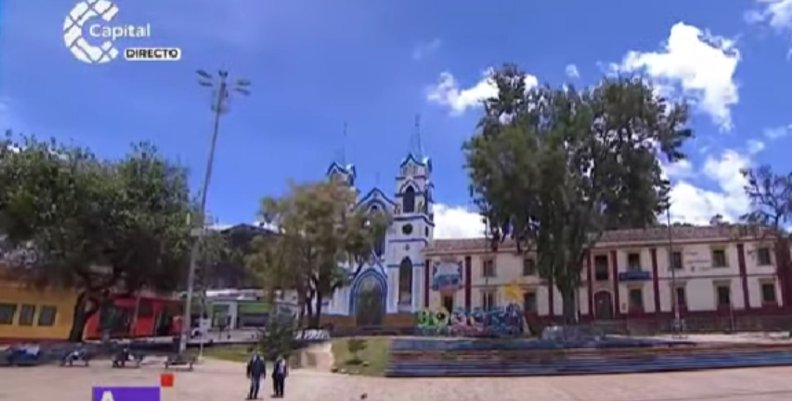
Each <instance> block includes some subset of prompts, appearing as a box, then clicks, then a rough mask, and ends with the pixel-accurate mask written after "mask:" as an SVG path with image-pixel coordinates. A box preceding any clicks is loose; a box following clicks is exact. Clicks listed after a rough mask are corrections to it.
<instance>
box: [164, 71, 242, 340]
mask: <svg viewBox="0 0 792 401" xmlns="http://www.w3.org/2000/svg"><path fill="white" fill-rule="evenodd" d="M196 74H197V75H198V84H199V85H201V86H203V87H208V88H213V89H214V91H213V99H212V106H211V109H212V111H213V112H214V125H213V128H212V138H211V142H210V146H209V156H208V159H207V162H206V172H205V174H204V179H203V186H202V187H201V203H200V210H199V212H198V218H197V219H194V220H193V224H194V227H193V229H192V230H191V231H190V233H191V235H192V236H193V237H195V238H194V239H193V244H192V249H191V250H190V269H189V271H188V274H187V296H186V299H185V305H184V316H183V318H182V327H181V336H180V339H179V340H180V341H179V355H182V354H183V353H184V351H185V350H186V349H187V341H188V339H189V337H190V333H191V331H192V323H191V319H192V301H193V290H194V287H195V270H196V266H197V264H198V257H199V253H200V247H201V242H202V241H203V237H204V234H205V233H206V219H205V215H206V194H207V192H208V190H209V182H210V181H211V178H212V166H213V164H214V154H215V147H216V144H217V135H218V132H219V130H220V116H221V115H222V114H224V113H226V112H227V111H228V99H229V97H230V91H231V90H234V91H236V92H238V93H242V94H244V95H249V94H250V91H249V90H248V89H247V88H248V87H249V86H250V81H249V80H246V79H240V80H237V81H236V82H235V83H232V84H229V82H228V71H225V70H219V71H217V76H213V75H212V74H210V73H208V72H206V71H204V70H197V71H196ZM240 89H242V91H240Z"/></svg>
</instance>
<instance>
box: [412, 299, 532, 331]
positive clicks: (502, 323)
mask: <svg viewBox="0 0 792 401" xmlns="http://www.w3.org/2000/svg"><path fill="white" fill-rule="evenodd" d="M527 331H528V330H527V328H526V324H525V317H524V316H523V312H522V309H521V308H520V306H519V305H518V304H509V305H507V306H506V307H503V308H495V309H492V310H489V311H484V310H482V309H480V308H476V309H474V310H472V311H470V312H467V311H465V310H464V309H461V308H458V309H455V310H454V311H453V312H450V313H449V312H448V311H447V310H445V308H440V309H437V310H431V309H424V310H422V311H420V312H419V313H418V332H419V333H420V334H423V335H446V336H464V337H503V336H518V335H522V334H527Z"/></svg>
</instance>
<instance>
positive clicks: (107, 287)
mask: <svg viewBox="0 0 792 401" xmlns="http://www.w3.org/2000/svg"><path fill="white" fill-rule="evenodd" d="M0 188H2V190H0V232H2V233H3V234H4V235H5V237H6V238H5V239H6V241H7V242H8V245H9V247H10V249H9V252H8V254H10V255H12V256H18V257H11V258H8V260H7V263H8V264H10V265H11V269H12V270H11V271H12V273H13V274H14V275H15V276H16V277H18V278H19V279H21V280H25V281H27V282H30V283H33V284H37V285H43V286H63V287H68V288H76V289H78V290H79V296H78V300H77V303H76V305H75V311H74V312H75V314H74V316H75V317H74V323H73V327H72V330H71V334H70V339H71V340H75V341H76V340H79V339H81V337H82V332H83V327H84V325H85V322H86V321H87V319H88V318H89V317H90V316H91V315H92V314H93V313H95V312H96V311H97V309H98V308H99V306H100V305H101V304H102V303H103V302H102V301H103V299H104V298H106V296H107V295H108V294H109V291H111V290H113V291H118V290H121V291H128V292H134V291H137V290H139V289H140V288H144V287H146V288H151V289H155V290H156V289H173V288H175V287H176V286H177V285H178V283H179V282H180V280H181V278H182V272H183V271H184V268H185V266H186V261H187V259H186V256H187V253H186V251H187V245H188V243H189V227H188V225H187V216H188V214H189V213H190V212H191V211H192V209H193V208H192V203H191V201H190V194H189V189H188V187H187V179H186V171H185V170H184V169H183V168H181V167H179V166H176V165H173V164H172V163H170V162H168V161H167V160H165V159H164V158H163V157H162V156H161V155H159V154H158V153H157V150H156V149H155V148H154V147H153V146H151V145H148V144H145V143H143V144H138V145H135V146H133V148H132V150H131V152H130V153H129V154H128V155H127V156H126V157H125V158H123V159H121V160H112V161H111V160H100V159H98V158H97V157H95V156H94V155H93V154H92V153H91V152H90V151H89V150H87V149H82V148H79V147H74V146H66V145H63V144H59V143H57V142H55V141H54V140H53V141H40V140H37V139H35V138H32V137H22V138H21V139H20V140H19V141H15V140H13V138H12V137H11V136H10V135H9V136H7V137H6V138H5V139H4V140H3V141H2V143H0Z"/></svg>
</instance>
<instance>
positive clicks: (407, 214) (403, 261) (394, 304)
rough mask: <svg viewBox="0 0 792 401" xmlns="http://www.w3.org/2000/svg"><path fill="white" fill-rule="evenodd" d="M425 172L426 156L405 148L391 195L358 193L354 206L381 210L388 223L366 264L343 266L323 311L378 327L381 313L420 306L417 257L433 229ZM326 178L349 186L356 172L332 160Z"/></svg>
mask: <svg viewBox="0 0 792 401" xmlns="http://www.w3.org/2000/svg"><path fill="white" fill-rule="evenodd" d="M431 175H432V162H431V160H430V159H429V158H428V157H423V156H422V155H420V154H419V152H410V153H409V154H408V155H407V157H405V158H404V159H403V160H402V162H401V164H400V166H399V173H398V175H397V177H396V180H395V191H394V192H393V194H392V195H390V196H389V195H388V194H387V193H386V192H384V191H383V190H381V189H379V188H373V189H371V190H370V191H368V192H367V193H365V195H364V196H362V197H360V199H359V201H358V207H359V208H365V209H369V210H374V211H381V212H384V213H386V214H387V215H388V217H389V220H390V221H391V225H390V227H389V228H388V230H387V233H386V235H385V237H384V238H382V239H381V241H380V242H379V244H378V245H377V246H376V247H375V250H374V252H373V255H372V257H371V259H370V261H369V263H366V264H364V265H363V266H362V267H360V268H358V267H357V266H354V267H349V276H350V284H349V285H348V286H346V287H344V288H341V289H339V290H337V291H336V292H335V293H334V294H333V297H332V298H331V299H330V300H329V301H328V302H327V304H326V305H324V306H323V313H326V314H327V315H330V316H348V317H351V318H353V319H354V324H356V325H380V324H383V319H384V318H385V316H386V315H394V314H410V315H412V314H414V313H415V312H417V311H419V310H421V309H422V308H423V307H424V301H423V298H422V297H421V294H424V293H425V289H424V286H425V280H424V277H425V275H426V273H427V272H426V270H425V269H426V268H427V266H425V262H424V260H423V255H424V249H425V248H426V247H427V246H428V245H429V243H430V242H431V240H432V236H433V233H434V215H433V214H432V203H433V195H432V194H433V192H434V184H433V183H432V181H431ZM327 177H328V179H333V180H342V182H345V183H347V185H350V186H351V187H354V186H355V179H356V178H357V173H356V171H355V167H354V166H353V165H351V164H342V163H338V162H334V163H332V164H331V165H330V167H329V168H328V170H327Z"/></svg>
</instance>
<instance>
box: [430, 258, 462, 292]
mask: <svg viewBox="0 0 792 401" xmlns="http://www.w3.org/2000/svg"><path fill="white" fill-rule="evenodd" d="M461 288H462V262H454V261H449V262H435V263H434V265H433V266H432V290H434V291H439V292H441V293H444V294H448V293H453V292H454V291H457V290H459V289H461Z"/></svg>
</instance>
